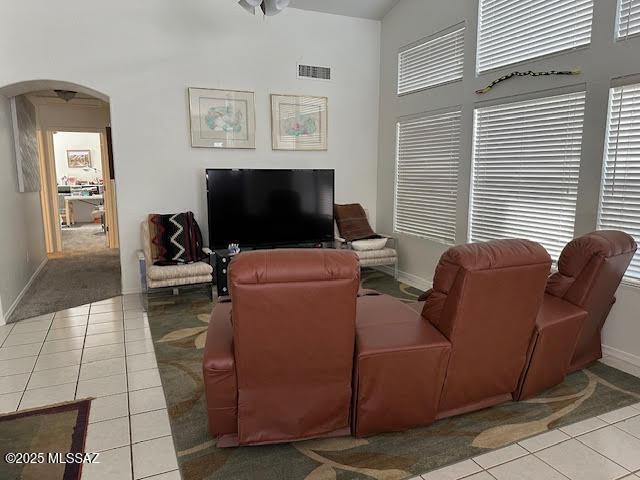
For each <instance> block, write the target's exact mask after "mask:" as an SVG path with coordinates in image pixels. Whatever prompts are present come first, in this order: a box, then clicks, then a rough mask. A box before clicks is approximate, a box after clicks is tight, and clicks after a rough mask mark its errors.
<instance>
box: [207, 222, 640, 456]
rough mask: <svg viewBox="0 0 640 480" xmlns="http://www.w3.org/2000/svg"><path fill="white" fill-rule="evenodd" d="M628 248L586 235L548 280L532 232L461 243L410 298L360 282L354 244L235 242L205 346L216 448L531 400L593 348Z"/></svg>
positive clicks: (624, 242) (363, 429)
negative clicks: (241, 246) (416, 297)
mask: <svg viewBox="0 0 640 480" xmlns="http://www.w3.org/2000/svg"><path fill="white" fill-rule="evenodd" d="M635 250H636V245H635V242H634V241H633V239H632V238H631V237H629V236H628V235H626V234H623V233H621V232H595V233H593V234H590V235H587V236H585V237H582V238H580V239H576V240H574V241H573V242H571V243H570V244H569V245H568V246H567V247H566V248H565V251H564V252H563V254H562V257H561V259H560V261H559V265H558V267H559V271H558V273H556V274H554V275H552V276H551V277H549V272H550V267H551V259H550V257H549V255H548V253H547V252H546V251H545V250H544V248H543V247H541V246H540V245H539V244H537V243H534V242H529V241H526V240H500V241H492V242H487V243H480V244H469V245H461V246H457V247H454V248H452V249H450V250H449V251H447V252H446V253H445V254H444V255H443V256H442V258H441V260H440V262H439V264H438V267H437V269H436V272H435V276H434V282H433V289H432V290H430V291H429V292H427V294H426V295H425V300H424V301H423V302H420V303H415V304H411V305H409V304H406V303H404V302H402V301H400V300H398V299H395V298H393V297H390V296H387V295H381V294H378V293H377V292H371V291H366V292H364V291H361V292H359V293H358V287H359V267H358V263H357V259H356V258H355V256H354V254H353V253H352V252H350V251H343V250H337V251H330V250H303V251H300V250H273V251H257V252H247V253H242V254H240V255H239V256H238V257H236V258H235V259H234V260H233V262H232V264H231V268H230V291H231V300H230V301H226V302H220V303H218V304H217V305H216V307H215V309H214V312H213V315H212V319H211V322H210V326H209V332H208V337H207V342H206V346H205V353H204V361H203V372H204V378H205V393H206V400H207V408H208V414H209V429H210V432H211V434H212V436H214V437H215V438H217V439H218V446H221V447H224V446H235V445H258V444H266V443H279V442H288V441H294V440H302V439H308V438H315V437H324V436H338V435H347V434H349V433H352V434H354V435H357V436H366V435H372V434H375V433H380V432H389V431H400V430H405V429H407V428H411V427H415V426H424V425H428V424H430V423H432V422H433V421H434V420H436V419H438V418H443V417H448V416H452V415H458V414H461V413H464V412H468V411H472V410H478V409H481V408H485V407H489V406H491V405H495V404H498V403H502V402H505V401H508V400H511V399H512V398H513V399H516V400H517V399H521V398H526V397H529V396H532V395H535V394H536V393H539V392H540V391H542V390H545V389H547V388H549V387H551V386H554V385H556V384H558V383H560V382H562V380H563V379H564V376H565V375H566V374H567V373H568V372H570V371H572V370H573V369H576V368H582V367H584V366H585V365H587V364H588V363H590V362H592V361H594V360H596V359H597V358H599V356H600V355H601V353H600V331H601V329H602V325H603V323H604V320H605V318H606V315H607V314H608V312H609V309H610V307H611V305H612V303H613V295H614V293H615V290H616V289H617V287H618V285H619V283H620V281H621V279H622V276H623V275H624V272H625V270H626V268H627V266H628V264H629V262H630V261H631V258H632V257H633V254H634V253H635Z"/></svg>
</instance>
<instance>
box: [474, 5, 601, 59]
mask: <svg viewBox="0 0 640 480" xmlns="http://www.w3.org/2000/svg"><path fill="white" fill-rule="evenodd" d="M592 18H593V0H480V13H479V20H478V21H479V26H478V58H477V70H478V72H484V71H487V70H491V69H493V68H498V67H504V66H505V65H510V64H512V63H518V62H522V61H524V60H530V59H532V58H537V57H541V56H543V55H548V54H551V53H556V52H561V51H563V50H569V49H571V48H575V47H578V46H581V45H588V44H589V43H590V42H591V21H592Z"/></svg>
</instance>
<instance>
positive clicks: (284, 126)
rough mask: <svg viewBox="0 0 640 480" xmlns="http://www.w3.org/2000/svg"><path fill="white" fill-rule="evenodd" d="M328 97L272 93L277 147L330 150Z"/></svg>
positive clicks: (273, 133) (273, 127) (273, 121)
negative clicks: (328, 142)
mask: <svg viewBox="0 0 640 480" xmlns="http://www.w3.org/2000/svg"><path fill="white" fill-rule="evenodd" d="M327 107H328V100H327V97H306V96H295V95H271V135H272V142H273V149H274V150H327V136H328V130H327V126H328V123H327V115H328V112H327Z"/></svg>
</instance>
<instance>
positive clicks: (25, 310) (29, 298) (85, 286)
mask: <svg viewBox="0 0 640 480" xmlns="http://www.w3.org/2000/svg"><path fill="white" fill-rule="evenodd" d="M98 227H99V226H98ZM120 293H121V283H120V251H119V250H117V249H112V250H108V249H106V248H105V249H102V250H99V251H93V252H91V253H86V252H85V253H82V252H81V253H77V254H73V255H69V256H65V257H62V258H52V259H50V260H49V261H48V262H47V264H46V265H45V266H44V268H43V269H42V270H41V271H40V273H39V274H38V276H37V278H36V279H35V281H34V282H33V283H32V284H31V286H30V287H29V289H28V290H27V292H26V293H25V295H24V296H23V298H22V300H21V301H20V303H19V304H18V306H17V307H16V309H15V311H14V312H13V315H12V316H11V318H10V321H11V322H15V321H17V320H22V319H24V318H32V317H37V316H39V315H43V314H45V313H51V312H56V311H59V310H65V309H67V308H72V307H76V306H78V305H84V304H86V303H93V302H98V301H100V300H105V299H107V298H112V297H116V296H118V295H120Z"/></svg>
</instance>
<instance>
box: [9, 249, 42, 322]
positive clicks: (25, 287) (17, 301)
mask: <svg viewBox="0 0 640 480" xmlns="http://www.w3.org/2000/svg"><path fill="white" fill-rule="evenodd" d="M48 261H49V257H48V256H45V257H44V260H42V263H40V265H39V266H38V268H36V271H35V272H33V274H32V275H31V278H29V281H28V282H27V284H26V285H25V286H24V288H23V289H22V290H21V291H20V293H19V294H18V296H17V297H16V299H15V300H14V301H13V303H12V304H11V305H10V306H9V308H8V309H7V311H6V312H4V319H5V321H6V322H7V323H9V321H10V320H11V315H13V312H14V311H15V309H16V307H17V306H18V304H19V303H20V300H22V297H24V295H25V293H27V290H29V287H30V286H31V284H32V283H33V281H34V280H35V279H36V277H37V276H38V274H39V273H40V271H41V270H42V269H43V268H44V266H45V265H46V264H47V262H48Z"/></svg>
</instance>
